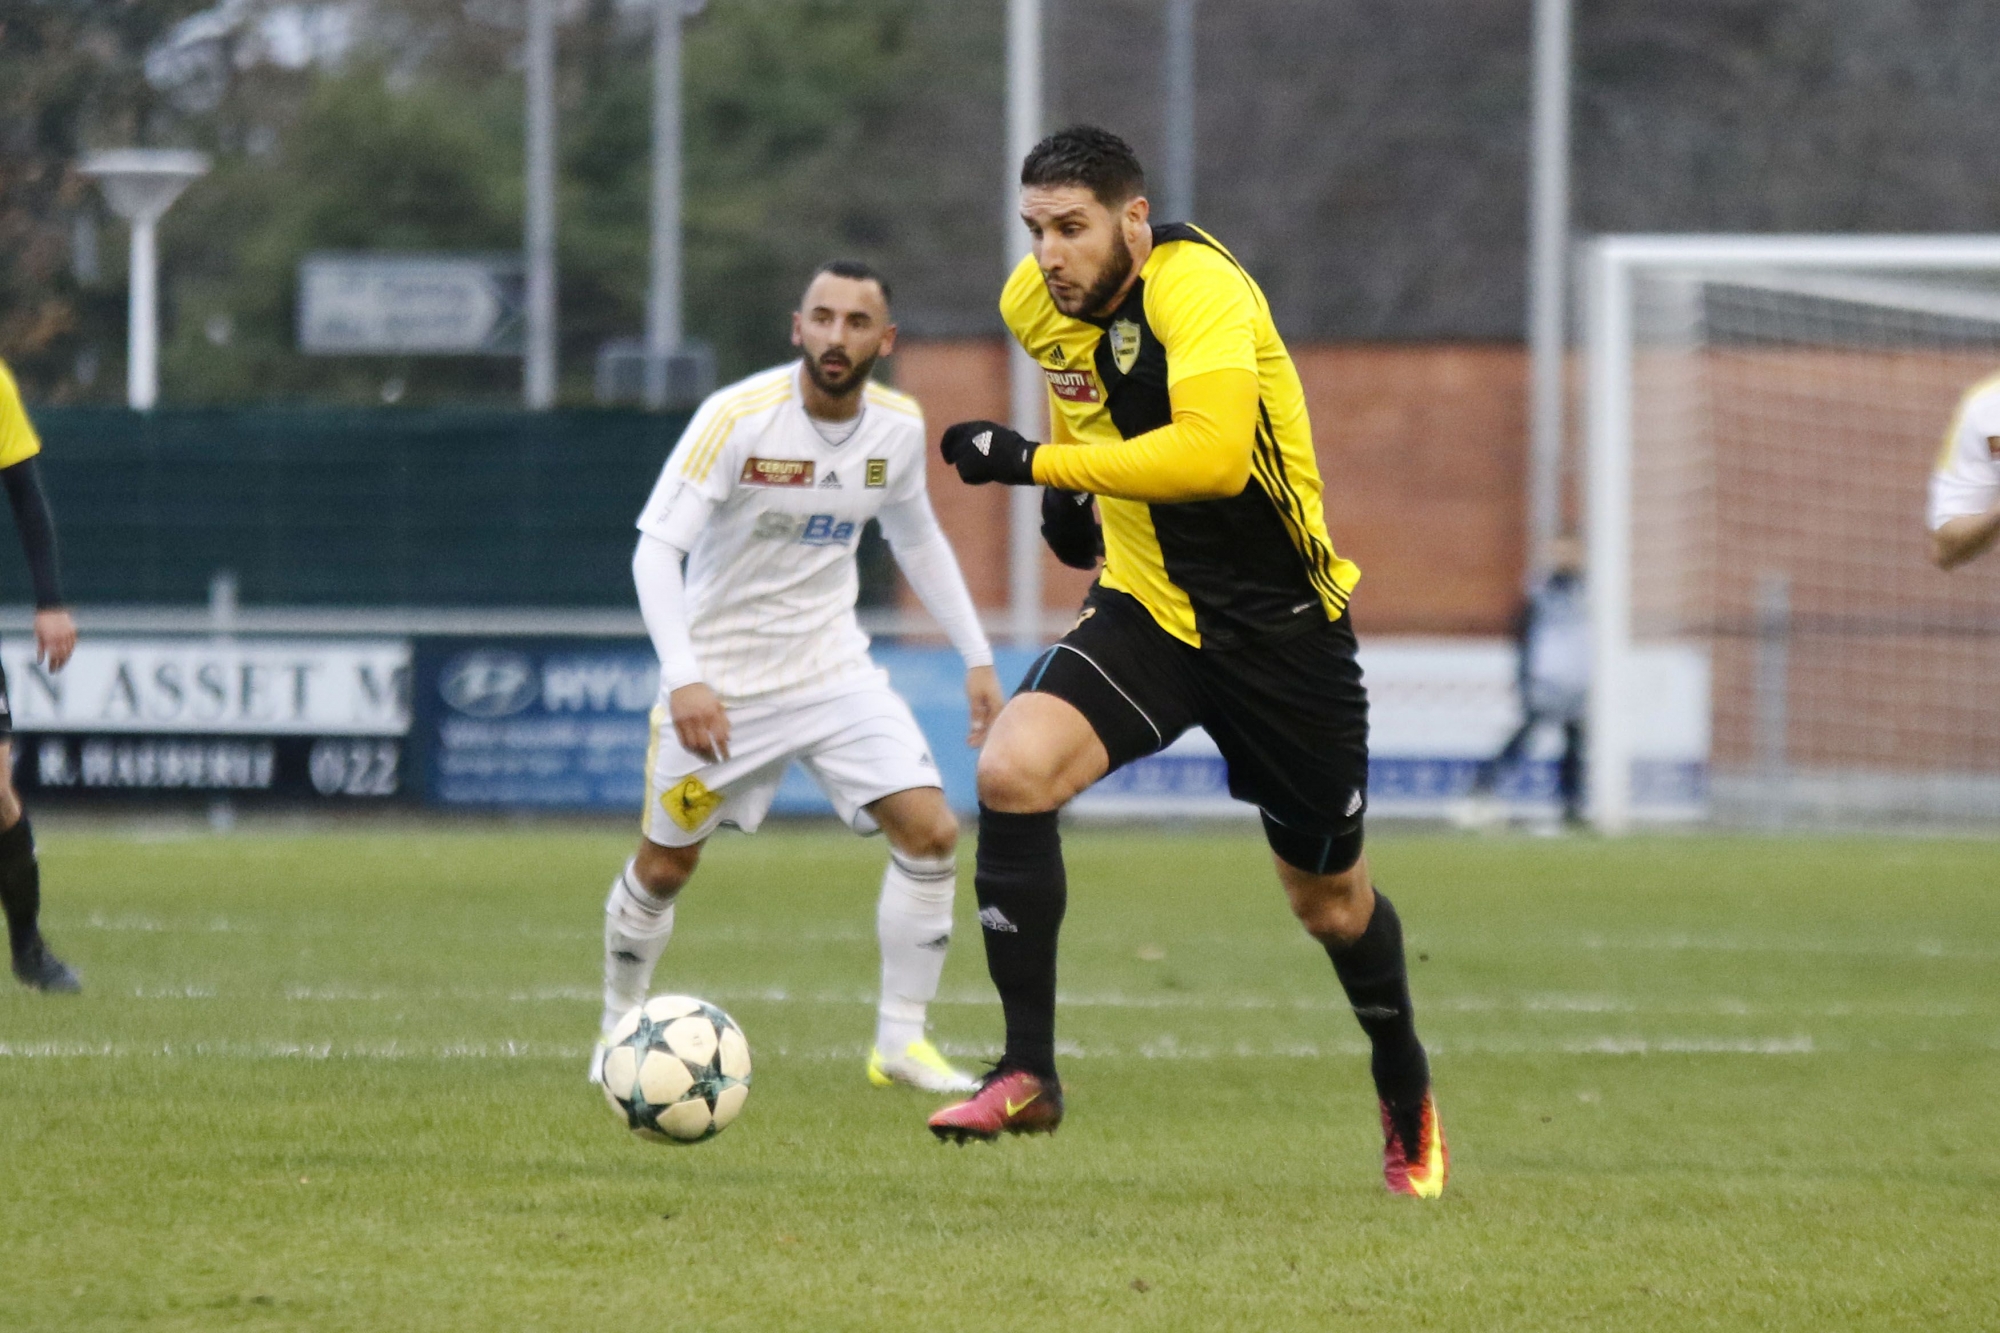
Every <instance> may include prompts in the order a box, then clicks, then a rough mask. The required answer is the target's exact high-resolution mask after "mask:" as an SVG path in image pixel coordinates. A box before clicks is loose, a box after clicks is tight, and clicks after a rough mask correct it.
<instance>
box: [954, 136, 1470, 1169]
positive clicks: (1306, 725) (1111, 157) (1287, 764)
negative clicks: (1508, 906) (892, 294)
mask: <svg viewBox="0 0 2000 1333" xmlns="http://www.w3.org/2000/svg"><path fill="white" fill-rule="evenodd" d="M1021 220H1022V222H1023V223H1024V224H1025V225H1026V228H1027V232H1028V238H1029V243H1030V247H1031V250H1032V253H1031V254H1030V256H1029V257H1028V258H1027V259H1024V260H1023V261H1022V262H1021V265H1020V267H1019V268H1018V269H1016V270H1015V272H1014V275H1013V277H1012V278H1011V279H1010V280H1009V282H1008V284H1007V287H1006V291H1005V292H1004V293H1003V295H1002V296H1001V298H1000V313H1001V315H1002V317H1003V318H1005V320H1006V321H1007V326H1008V328H1009V329H1011V330H1012V331H1013V333H1014V336H1015V337H1016V338H1017V339H1018V340H1019V341H1020V344H1021V346H1022V348H1024V349H1025V350H1026V351H1027V353H1028V355H1029V356H1030V357H1032V358H1034V360H1035V361H1036V362H1037V363H1038V364H1039V365H1040V366H1041V368H1042V373H1043V375H1044V376H1045V377H1046V379H1047V381H1048V389H1049V407H1050V410H1051V415H1052V419H1053V423H1054V430H1053V434H1052V436H1051V439H1050V440H1049V442H1048V443H1040V442H1037V441H1033V440H1028V439H1024V438H1023V437H1022V436H1020V435H1018V434H1016V433H1015V432H1014V431H1011V430H1009V429H1007V428H1006V427H1005V426H1002V425H999V424H997V423H994V422H990V421H970V422H962V423H960V424H958V425H955V426H953V427H952V428H951V429H950V430H948V431H946V432H945V435H944V440H943V446H944V454H945V461H946V462H948V463H950V464H952V465H953V466H954V467H956V468H957V469H958V472H959V476H960V477H961V478H962V479H963V480H965V481H967V482H972V483H974V484H979V483H984V482H1001V483H1006V484H1011V485H1030V484H1037V483H1039V484H1041V485H1043V486H1047V487H1050V488H1051V490H1050V491H1049V492H1048V493H1047V495H1045V497H1044V500H1043V532H1044V535H1045V536H1046V537H1047V538H1048V539H1049V543H1050V545H1051V546H1052V547H1054V548H1055V550H1056V554H1057V555H1058V557H1060V558H1061V559H1063V560H1065V561H1066V562H1068V563H1071V564H1076V565H1081V566H1085V567H1088V566H1089V565H1091V564H1094V563H1095V558H1096V555H1097V552H1098V550H1099V549H1100V543H1101V549H1102V551H1103V553H1104V571H1103V573H1102V574H1101V575H1100V576H1099V578H1098V581H1097V584H1096V586H1094V587H1093V588H1092V589H1091V591H1090V595H1089V597H1088V598H1087V599H1086V600H1085V602H1084V606H1083V612H1082V615H1081V617H1080V618H1079V619H1078V621H1077V623H1076V626H1075V628H1073V629H1072V630H1071V631H1070V632H1069V633H1068V634H1067V635H1065V636H1064V637H1063V639H1062V641H1061V642H1060V643H1058V644H1056V646H1055V647H1053V648H1051V649H1050V650H1049V651H1048V652H1047V653H1045V654H1043V655H1042V657H1041V658H1040V659H1038V660H1037V661H1036V663H1035V665H1034V666H1033V667H1032V668H1031V669H1030V670H1029V673H1028V677H1027V679H1026V680H1025V681H1024V682H1023V683H1022V685H1021V689H1020V691H1019V693H1017V694H1016V695H1015V696H1014V698H1013V700H1012V701H1011V702H1010V703H1008V705H1007V707H1006V708H1005V709H1004V710H1003V711H1002V712H1001V714H1000V718H999V720H998V721H997V722H995V723H994V725H993V734H992V736H991V737H990V738H989V739H988V741H987V745H986V749H985V751H984V752H983V753H982V754H981V756H980V761H979V800H980V812H979V859H978V871H977V874H976V876H975V879H974V884H975V885H976V887H977V890H978V894H979V907H980V912H979V920H980V924H981V926H982V927H983V928H984V935H985V941H986V960H987V969H988V971H989V972H990V973H991V974H992V977H993V982H994V985H995V986H996V988H997V989H998V990H999V992H1000V1000H1001V1005H1002V1007H1003V1009H1004V1010H1005V1012H1006V1021H1007V1045H1006V1052H1005V1054H1004V1055H1003V1056H1002V1057H1001V1060H1000V1063H999V1066H998V1067H997V1068H996V1069H995V1070H994V1071H993V1073H992V1074H991V1075H989V1076H988V1078H987V1079H986V1082H985V1084H984V1085H983V1086H982V1087H981V1089H980V1091H979V1092H978V1093H977V1094H976V1095H975V1096H973V1097H972V1098H970V1099H968V1100H967V1101H964V1102H961V1103H959V1104H958V1105H955V1106H950V1107H947V1108H945V1109H944V1110H942V1111H940V1112H939V1113H938V1114H937V1115H935V1116H933V1117H932V1118H931V1122H930V1124H931V1129H932V1131H933V1132H934V1133H936V1134H937V1135H938V1136H939V1137H940V1138H944V1139H957V1140H958V1141H960V1142H963V1141H965V1140H966V1139H968V1138H976V1139H991V1138H994V1137H996V1136H997V1135H999V1134H1000V1133H1002V1132H1013V1133H1021V1132H1030V1131H1049V1130H1053V1129H1054V1128H1055V1127H1056V1125H1057V1124H1058V1123H1060V1121H1061V1119H1062V1114H1063V1107H1062V1089H1061V1084H1060V1083H1059V1081H1058V1080H1057V1077H1056V1068H1055V995H1056V990H1055V982H1056V937H1057V932H1058V929H1059V927H1060V925H1061V922H1062V917H1063V912H1064V910H1065V907H1066V905H1067V901H1068V883H1067V879H1066V876H1065V871H1064V868H1063V860H1062V839H1061V835H1060V833H1059V831H1058V828H1057V822H1056V816H1057V812H1058V811H1059V810H1060V809H1061V808H1062V806H1063V805H1065V804H1066V803H1067V802H1068V801H1069V800H1070V798H1072V797H1074V796H1075V795H1077V794H1078V793H1079V792H1081V791H1083V790H1084V789H1085V788H1086V787H1088V786H1090V785H1091V784H1092V783H1094V782H1096V781H1097V780H1098V779H1099V778H1101V777H1103V776H1104V775H1105V774H1106V773H1108V772H1110V771H1111V770H1112V769H1114V768H1117V767H1119V766H1120V765H1123V764H1126V763H1130V762H1131V761H1132V760H1134V759H1138V758H1140V757H1142V756H1144V755H1148V754H1152V753H1154V752H1156V751H1158V750H1161V749H1163V748H1165V747H1166V746H1167V745H1169V744H1171V743H1172V742H1173V740H1174V739H1175V737H1177V736H1179V735H1180V734H1181V733H1182V732H1184V731H1186V730H1187V729H1189V728H1190V727H1194V726H1200V727H1202V728H1204V729H1206V730H1207V731H1208V733H1209V735H1210V736H1211V737H1213V739H1214V740H1215V743H1216V745H1217V747H1218V748H1219V749H1220V750H1221V751H1222V755H1223V759H1224V761H1225V762H1226V763H1227V765H1228V769H1229V790H1230V792H1231V794H1233V795H1235V796H1236V797H1237V798H1238V799H1240V800H1244V801H1248V802H1250V803H1251V804H1254V805H1256V806H1257V807H1258V808H1259V810H1260V811H1262V813H1263V821H1264V832H1265V836H1266V840H1267V841H1268V842H1269V844H1270V847H1271V852H1272V855H1273V863H1274V865H1275V867H1276V870H1277V874H1278V880H1279V883H1280V884H1281V885H1282V886H1283V887H1284V890H1285V894H1286V896H1287V898H1288V899H1289V900H1290V903H1291V908H1292V911H1293V913H1294V914H1295V915H1296V916H1297V918H1298V920H1299V922H1300V924H1301V925H1303V926H1304V927H1305V929H1306V930H1307V932H1308V933H1310V934H1311V935H1312V936H1313V938H1314V939H1316V940H1318V941H1319V942H1320V943H1321V944H1322V945H1323V946H1324V947H1325V949H1326V951H1327V954H1328V955H1329V956H1330V957H1331V959H1332V962H1333V968H1334V972H1335V974H1336V975H1337V976H1338V978H1339V980H1340V984H1341V986H1342V987H1343V988H1344V989H1345V991H1346V994H1347V998H1348V1001H1349V1003H1350V1005H1351V1006H1352V1007H1353V1010H1354V1016H1355V1018H1356V1019H1358V1020H1359V1022H1360V1024H1361V1026H1362V1028H1363V1030H1364V1031H1366V1032H1367V1034H1368V1037H1369V1040H1370V1042H1371V1044H1372V1046H1373V1049H1374V1058H1373V1063H1372V1068H1373V1073H1374V1079H1375V1089H1376V1093H1377V1095H1378V1097H1379V1099H1380V1103H1381V1119H1382V1130H1383V1152H1382V1167H1383V1178H1384V1180H1385V1182H1386V1183H1387V1185H1388V1187H1389V1188H1390V1189H1391V1190H1392V1191H1395V1192H1397V1193H1400V1194H1411V1195H1417V1196H1420V1197H1424V1198H1435V1197H1437V1195H1438V1194H1439V1193H1440V1192H1442V1190H1443V1189H1444V1182H1445V1172H1446V1167H1447V1158H1446V1151H1445V1141H1444V1132H1443V1129H1442V1127H1441V1126H1440V1125H1439V1123H1438V1118H1437V1108H1436V1106H1435V1104H1434V1103H1433V1101H1432V1099H1431V1091H1430V1066H1429V1062H1428V1060H1427V1058H1426V1056H1425V1053H1424V1048H1423V1044H1422V1043H1421V1042H1420V1041H1418V1039H1417V1032H1416V1023H1415V1018H1414V1015H1413V1012H1412V1008H1411V1002H1410V987H1409V977H1408V973H1407V971H1406V969H1405V966H1404V959H1403V933H1402V924H1401V922H1400V921H1399V919H1398V918H1397V915H1396V909H1395V908H1394V906H1392V905H1391V904H1390V902H1389V899H1388V898H1387V897H1385V896H1384V895H1382V894H1380V893H1378V892H1376V890H1375V887H1374V885H1373V883H1372V882H1371V880H1370V879H1369V874H1368V862H1367V858H1366V857H1364V856H1363V855H1362V815H1363V812H1364V810H1365V809H1366V807H1367V803H1368V796H1367V791H1368V698H1367V694H1366V692H1365V691H1364V690H1363V689H1362V685H1361V668H1360V666H1359V664H1358V663H1357V661H1356V658H1355V642H1354V631H1353V629H1352V627H1351V625H1350V624H1349V621H1348V616H1347V602H1348V596H1349V594H1350V593H1351V592H1352V591H1353V589H1354V586H1355V581H1356V580H1357V579H1358V578H1359V577H1360V571H1359V570H1357V569H1356V568H1355V566H1354V565H1353V564H1352V563H1351V562H1349V561H1347V560H1343V559H1342V558H1341V557H1340V556H1339V555H1337V554H1336V553H1335V551H1334V549H1333V543H1332V541H1331V540H1330V539H1329V538H1328V535H1327V530H1326V519H1325V515H1324V513H1323V511H1322V507H1321V501H1320V476H1319V464H1318V461H1317V458H1316V456H1315V454H1314V451H1313V440H1312V425H1311V422H1310V421H1309V420H1308V419H1307V414H1306V401H1305V393H1304V390H1303V388H1302V387H1301V386H1300V383H1299V376H1298V372H1297V370H1296V369H1295V368H1294V367H1293V365H1292V360H1291V356H1290V355H1289V354H1288V353H1287V352H1286V350H1285V345H1284V341H1283V340H1282V339H1281V338H1280V337H1279V336H1278V331H1277V328H1276V326H1275V325H1274V324H1273V323H1272V320H1271V309H1270V306H1269V304H1268V303H1267V302H1266V301H1265V299H1264V294H1263V292H1262V291H1261V290H1259V289H1258V286H1257V284H1256V283H1255V282H1254V281H1252V280H1251V278H1250V275H1249V274H1248V273H1246V272H1245V271H1244V269H1243V266H1242V265H1241V264H1239V263H1237V262H1236V258H1235V256H1233V255H1231V254H1230V253H1229V251H1228V250H1226V249H1225V248H1223V246H1222V244H1221V243H1220V242H1219V241H1217V240H1216V239H1215V238H1214V237H1213V236H1211V235H1209V234H1208V233H1207V232H1205V231H1202V230H1201V229H1200V228H1198V227H1194V226H1191V225H1189V224H1187V223H1184V222H1175V223H1166V224H1155V223H1153V222H1152V221H1151V217H1150V210H1149V207H1148V204H1147V201H1146V196H1145V177H1144V173H1143V172H1142V171H1141V169H1140V167H1139V163H1138V160H1137V159H1136V158H1135V157H1134V156H1133V155H1132V150H1131V149H1130V148H1128V147H1127V146H1126V145H1125V143H1124V142H1123V141H1122V140H1120V139H1119V138H1118V137H1117V136H1116V135H1113V134H1111V133H1109V132H1107V131H1105V130H1101V129H1097V128H1095V127H1092V126H1079V127H1076V128H1073V129H1068V130H1063V131H1061V132H1060V133H1057V134H1053V135H1051V136H1049V137H1048V138H1047V139H1044V140H1043V141H1042V142H1041V143H1040V144H1037V145H1036V146H1035V149H1034V151H1033V152H1031V153H1029V154H1028V157H1027V160H1026V161H1025V162H1023V163H1022V166H1021ZM1090 496H1095V497H1096V504H1097V507H1098V508H1099V509H1100V510H1101V511H1102V514H1103V518H1102V531H1101V533H1100V532H1099V530H1098V528H1099V525H1098V522H1097V521H1096V520H1094V519H1093V518H1092V517H1091V515H1090V506H1089V504H1088V503H1080V502H1079V499H1078V497H1082V498H1083V499H1084V500H1086V501H1087V500H1088V497H1090Z"/></svg>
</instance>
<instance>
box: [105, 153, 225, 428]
mask: <svg viewBox="0 0 2000 1333" xmlns="http://www.w3.org/2000/svg"><path fill="white" fill-rule="evenodd" d="M78 170H80V171H81V172H82V173H83V174H84V175H86V176H88V177H90V178H91V179H92V180H95V181H96V182H97V185H98V188H99V189H101V190H102V191H104V200H105V202H106V203H108V204H110V205H111V211H112V212H114V213H116V214H117V215H118V216H119V217H121V218H123V219H125V221H126V222H128V223H130V224H131V227H132V263H131V277H130V283H129V285H130V292H129V295H128V297H127V306H126V308H127V312H128V314H127V318H126V325H127V327H126V335H125V336H126V356H125V401H126V402H127V403H128V404H129V405H130V406H132V407H133V408H134V409H136V410H138V411H141V412H145V411H150V410H151V409H152V407H153V405H154V404H155V403H157V402H159V400H160V267H159V239H158V235H157V231H156V228H157V226H158V223H159V221H160V216H161V215H162V214H163V213H165V212H166V211H167V209H168V208H170V207H172V206H173V202H174V200H176V199H178V198H180V196H181V191H182V190H185V189H186V188H187V187H188V186H189V185H191V184H193V183H194V182H195V181H197V180H199V179H200V178H201V177H202V176H204V175H206V174H207V173H208V157H207V155H206V154H203V153H194V152H187V151H184V150H181V149H173V148H114V149H109V150H107V151H105V152H101V153H92V154H90V155H89V156H88V157H85V158H84V159H83V161H82V162H81V163H79V164H78Z"/></svg>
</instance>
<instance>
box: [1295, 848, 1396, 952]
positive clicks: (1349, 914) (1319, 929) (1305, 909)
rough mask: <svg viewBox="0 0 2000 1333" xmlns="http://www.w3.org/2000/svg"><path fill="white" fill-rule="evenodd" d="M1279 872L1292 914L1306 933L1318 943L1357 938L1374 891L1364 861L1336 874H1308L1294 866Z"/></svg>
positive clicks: (1364, 925) (1372, 906)
mask: <svg viewBox="0 0 2000 1333" xmlns="http://www.w3.org/2000/svg"><path fill="white" fill-rule="evenodd" d="M1285 869H1286V870H1288V871H1289V872H1290V873H1281V878H1282V879H1283V880H1284V884H1285V896H1286V898H1287V899H1288V900H1289V901H1290V903H1291V908H1292V915H1293V916H1294V917H1296V918H1297V919H1298V923H1299V924H1300V925H1301V926H1303V927H1305V931H1306V933H1307V934H1308V935H1311V936H1312V937H1313V938H1314V939H1316V940H1319V941H1321V942H1322V943H1335V944H1344V943H1348V942H1350V941H1353V940H1357V939H1360V938H1361V935H1362V932H1364V931H1366V930H1367V929H1368V918H1369V916H1370V914H1371V913H1373V911H1374V910H1375V891H1374V889H1373V888H1372V887H1371V886H1370V884H1369V882H1368V871H1367V868H1366V866H1365V865H1362V864H1356V865H1353V866H1350V867H1349V868H1348V869H1346V870H1344V871H1342V872H1340V873H1339V874H1336V875H1311V874H1307V873H1305V872H1303V871H1301V870H1299V869H1297V868H1296V867H1290V866H1288V867H1285Z"/></svg>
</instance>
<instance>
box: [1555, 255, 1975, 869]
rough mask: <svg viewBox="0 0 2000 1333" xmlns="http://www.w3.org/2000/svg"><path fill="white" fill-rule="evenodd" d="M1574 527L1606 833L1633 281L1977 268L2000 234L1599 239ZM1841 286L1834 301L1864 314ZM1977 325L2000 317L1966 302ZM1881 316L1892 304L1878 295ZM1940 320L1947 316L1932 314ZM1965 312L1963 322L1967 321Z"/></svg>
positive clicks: (1624, 700) (1616, 718) (1624, 593)
mask: <svg viewBox="0 0 2000 1333" xmlns="http://www.w3.org/2000/svg"><path fill="white" fill-rule="evenodd" d="M1583 259H1584V269H1585V280H1584V285H1583V286H1584V290H1583V298H1584V311H1583V314H1584V344H1585V345H1584V350H1585V357H1586V378H1585V400H1586V411H1585V425H1584V472H1585V478H1584V486H1585V494H1584V523H1585V540H1586V543H1587V561H1588V574H1587V578H1588V586H1589V590H1590V633H1591V680H1590V705H1589V707H1590V715H1589V720H1590V726H1589V736H1588V741H1587V746H1588V767H1587V773H1588V775H1589V776H1588V782H1589V789H1588V813H1589V817H1590V821H1591V823H1592V824H1593V825H1594V826H1595V827H1596V828H1597V829H1599V830H1600V831H1602V832H1605V833H1622V832H1624V831H1625V830H1626V829H1628V828H1629V827H1630V826H1631V823H1632V760H1633V736H1632V726H1631V719H1632V708H1633V704H1634V701H1633V699H1632V694H1631V672H1630V667H1631V657H1632V575H1633V570H1632V524H1633V512H1632V448H1633V439H1634V413H1633V398H1632V395H1633V382H1634V376H1633V366H1634V353H1635V345H1636V332H1637V330H1636V327H1635V322H1634V306H1635V302H1634V292H1635V288H1636V279H1637V278H1638V277H1639V276H1640V275H1641V274H1642V273H1644V272H1646V271H1648V270H1661V271H1666V272H1673V273H1691V274H1730V275H1737V274H1742V273H1744V272H1745V271H1754V270H1755V269H1757V268H1760V267H1762V268H1787V269H1791V268H1798V267H1807V266H1811V267H1824V268H1827V269H1830V270H1840V271H1843V272H1853V271H1855V270H1870V269H1874V270H1888V271H1894V272H1915V271H1922V270H1956V271H1964V270H1972V269H1987V270H1991V271H1993V272H1995V273H2000V236H1987V235H1976V236H1975V235H1966V236H1823V235H1821V236H1814V235H1771V236H1704V235H1688V236H1662V235H1615V236H1603V237H1599V238H1597V239H1596V240H1594V241H1592V242H1590V243H1589V244H1588V246H1587V247H1586V249H1585V252H1584V256H1583ZM1866 285H1867V284H1866V283H1865V281H1864V282H1863V283H1856V284H1851V285H1850V287H1849V288H1848V291H1847V292H1846V293H1844V294H1843V295H1844V299H1854V298H1855V297H1859V299H1860V300H1861V302H1862V303H1863V304H1875V303H1876V302H1875V301H1873V300H1870V299H1869V298H1868V297H1867V296H1865V295H1863V294H1862V293H1861V291H1860V290H1858V289H1861V288H1864V287H1865V286H1866ZM1973 300H1975V301H1977V302H1978V303H1979V304H1980V306H1981V307H1982V308H1981V310H1980V311H1979V312H1978V317H1980V318H1994V317H1995V314H1996V313H2000V307H1996V306H1995V305H1993V304H1991V303H1988V302H1986V301H1984V300H1980V299H1979V298H1973ZM1880 303H1881V304H1883V305H1885V306H1897V305H1898V304H1899V303H1898V302H1896V301H1895V300H1894V299H1893V297H1891V296H1889V295H1884V296H1883V298H1882V299H1881V301H1880ZM1939 313H1947V314H1949V313H1958V312H1955V311H1942V310H1941V311H1939ZM1965 313H1972V312H1971V311H1969V310H1968V311H1966V312H1965Z"/></svg>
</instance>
